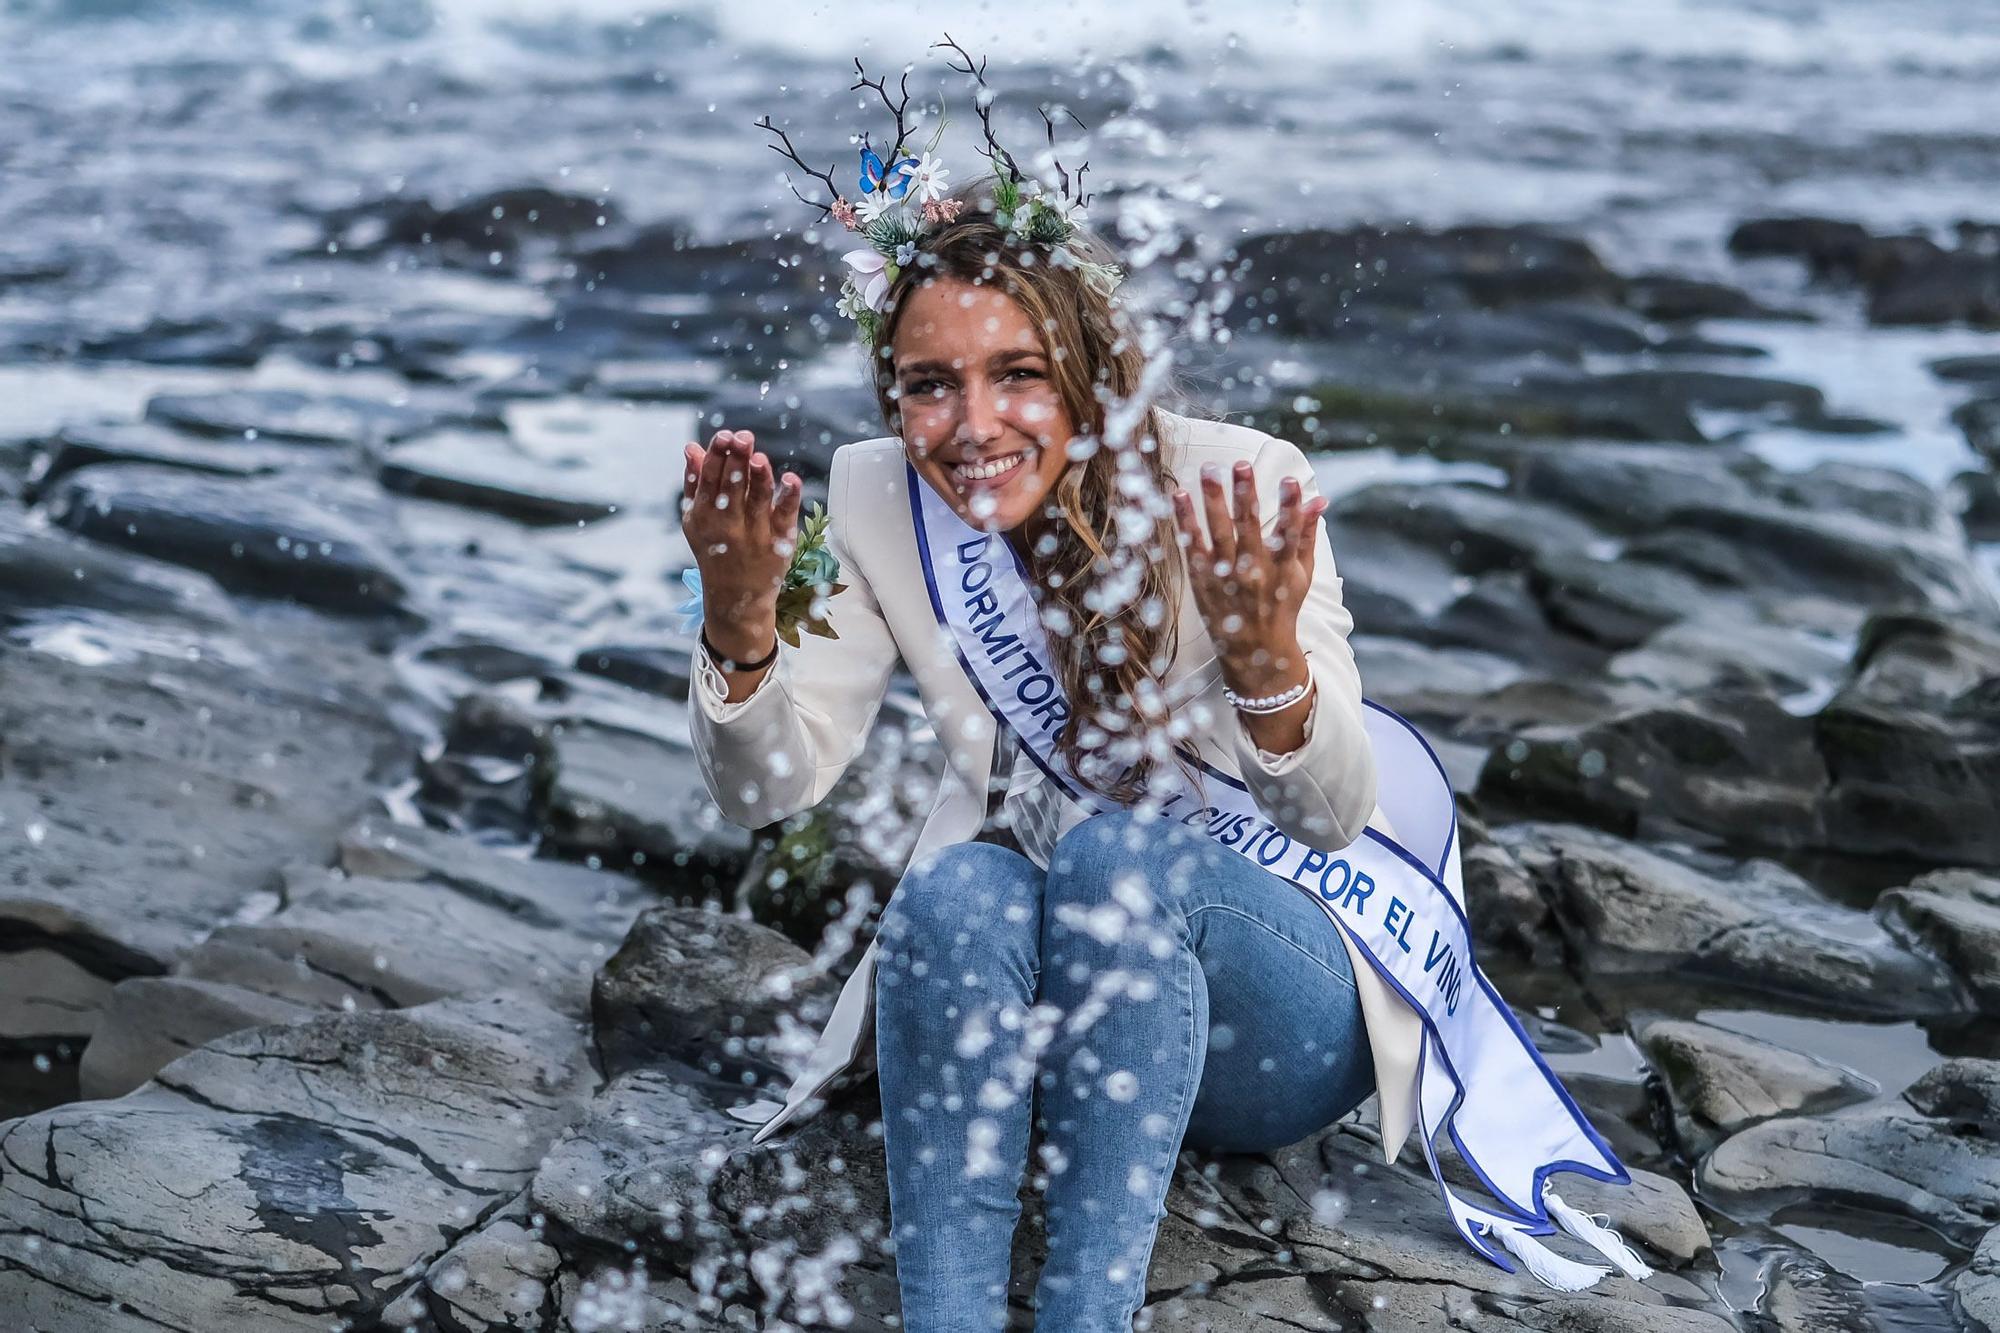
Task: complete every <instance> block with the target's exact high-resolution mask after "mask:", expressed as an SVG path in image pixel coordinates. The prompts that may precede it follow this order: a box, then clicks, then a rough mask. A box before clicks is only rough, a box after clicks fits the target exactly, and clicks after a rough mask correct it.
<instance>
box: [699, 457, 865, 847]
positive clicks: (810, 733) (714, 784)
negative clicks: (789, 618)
mask: <svg viewBox="0 0 2000 1333" xmlns="http://www.w3.org/2000/svg"><path fill="white" fill-rule="evenodd" d="M845 453H846V451H845V450H841V451H837V452H836V453H835V454H834V459H833V467H832V470H831V474H830V476H829V478H828V485H827V538H826V544H827V549H828V550H829V551H831V552H832V553H833V555H834V557H835V558H836V559H837V560H839V561H840V581H841V583H843V584H844V585H846V586H844V587H843V588H842V589H841V590H840V591H839V592H838V593H836V594H834V596H832V597H831V598H829V599H827V602H826V607H827V619H828V622H829V623H830V624H831V625H832V627H833V630H834V632H835V633H836V634H838V635H839V636H840V637H839V638H837V639H828V638H823V637H821V636H819V635H815V634H801V635H800V636H799V646H798V647H797V648H792V647H789V646H787V645H785V644H783V643H780V644H779V646H778V660H777V661H776V662H775V663H773V664H772V667H771V669H770V670H769V671H767V672H765V673H764V678H763V679H762V680H760V681H759V682H757V688H756V689H755V690H754V691H752V692H751V693H750V694H749V695H748V696H747V697H745V698H743V699H739V700H736V701H735V702H733V703H725V702H722V701H721V700H719V699H718V698H717V697H716V696H715V693H713V692H712V691H711V689H710V687H709V686H708V685H707V684H705V683H704V681H703V679H702V677H703V674H704V672H708V673H712V678H713V679H718V680H719V678H720V677H719V673H715V672H714V668H713V667H711V666H710V665H709V664H708V662H707V660H706V658H705V657H704V656H702V655H701V653H700V650H699V649H697V650H696V669H695V670H694V671H692V672H690V673H689V676H690V689H689V693H690V696H691V697H690V699H689V703H688V718H689V723H688V726H689V732H690V734H691V738H692V740H693V744H694V752H695V758H696V760H697V762H698V764H699V766H700V768H701V775H702V781H703V783H704V784H705V785H706V786H707V788H708V794H709V795H710V797H712V798H713V799H714V801H715V804H716V806H717V807H718V808H719V809H720V810H721V811H722V813H723V815H724V816H725V817H726V818H727V819H728V820H729V821H730V822H731V823H734V824H739V825H742V826H744V827H746V828H761V827H763V826H764V825H766V824H771V823H775V822H776V821H778V820H780V819H784V818H786V817H788V816H790V815H794V814H797V813H798V812H799V811H801V810H806V809H810V808H811V807H813V806H815V805H818V804H819V803H820V802H821V801H822V800H824V799H825V798H826V794H827V793H828V792H829V791H831V790H832V789H833V785H834V783H836V782H838V781H839V780H840V775H841V774H842V773H844V772H846V771H847V766H848V765H849V764H851V763H853V762H854V760H855V758H856V757H857V756H858V755H859V754H860V753H861V751H862V748H863V747H864V746H865V745H866V744H867V741H868V733H869V731H870V729H871V728H872V727H873V725H874V722H875V715H876V713H877V712H878V711H879V710H880V708H881V706H882V698H883V695H884V694H885V693H887V691H888V688H889V674H890V672H891V671H892V670H894V669H895V665H896V660H897V649H896V641H895V638H894V637H893V636H892V635H891V634H890V632H889V626H888V623H887V622H886V621H885V620H884V619H883V618H882V610H881V607H880V606H879V605H877V603H876V600H875V594H874V591H873V590H872V589H870V587H869V586H868V579H867V577H866V576H865V575H864V574H863V573H862V572H861V569H860V567H859V566H858V565H856V564H855V562H854V560H853V558H852V557H851V555H850V554H849V552H848V549H847V546H846V544H845V542H844V541H843V539H842V533H843V530H844V527H843V525H844V522H845V521H846V520H847V519H848V518H849V517H850V516H851V513H852V510H851V508H850V506H849V505H848V491H849V476H850V473H851V468H850V467H849V465H848V463H849V460H848V459H847V458H846V457H845Z"/></svg>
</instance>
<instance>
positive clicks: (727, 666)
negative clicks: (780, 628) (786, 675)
mask: <svg viewBox="0 0 2000 1333" xmlns="http://www.w3.org/2000/svg"><path fill="white" fill-rule="evenodd" d="M701 650H702V651H703V652H705V653H707V654H708V660H709V661H711V662H713V663H715V665H716V667H717V669H718V670H722V671H758V670H762V669H763V668H764V667H767V666H769V665H771V663H773V662H775V661H777V660H778V638H777V636H776V635H775V634H774V635H772V636H771V651H770V652H768V653H765V654H764V655H763V656H762V657H760V658H758V659H757V660H756V661H754V662H739V661H737V660H736V659H735V658H733V657H729V656H726V655H725V654H723V653H722V652H720V651H719V650H718V649H717V648H716V646H715V645H714V644H712V643H710V642H709V641H708V626H706V625H703V626H702V627H701Z"/></svg>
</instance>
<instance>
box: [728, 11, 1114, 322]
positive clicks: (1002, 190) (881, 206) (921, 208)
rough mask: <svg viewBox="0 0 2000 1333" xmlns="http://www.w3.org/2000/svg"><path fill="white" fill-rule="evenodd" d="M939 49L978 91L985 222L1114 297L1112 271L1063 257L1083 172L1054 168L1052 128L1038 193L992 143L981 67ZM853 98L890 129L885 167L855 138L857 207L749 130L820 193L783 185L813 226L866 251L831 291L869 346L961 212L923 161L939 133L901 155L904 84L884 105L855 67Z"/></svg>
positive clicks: (878, 84)
mask: <svg viewBox="0 0 2000 1333" xmlns="http://www.w3.org/2000/svg"><path fill="white" fill-rule="evenodd" d="M937 47H944V48H946V49H947V50H949V51H950V52H952V53H953V54H955V55H956V56H957V58H958V60H960V61H963V62H964V63H963V64H959V63H957V62H953V63H952V66H951V67H952V68H953V69H954V70H957V71H958V72H959V73H961V74H966V75H969V76H971V78H972V79H973V81H974V82H975V83H976V84H977V85H978V87H977V89H976V91H975V93H974V95H973V108H974V110H975V111H976V112H977V113H978V116H979V126H980V129H981V131H982V132H983V133H984V135H985V137H986V151H985V154H984V156H985V157H986V159H987V161H988V162H989V163H990V164H991V165H992V168H993V175H994V189H993V215H994V221H995V222H996V223H998V224H999V226H1000V227H1002V228H1003V229H1005V230H1006V231H1007V232H1009V233H1010V234H1012V235H1014V236H1015V237H1017V238H1019V240H1020V241H1021V242H1022V243H1023V244H1034V245H1040V246H1045V247H1047V248H1048V250H1049V254H1050V260H1051V262H1053V263H1059V264H1065V265H1068V266H1069V267H1072V268H1075V269H1078V270H1079V271H1081V272H1082V274H1083V276H1084V279H1085V281H1087V282H1088V283H1090V285H1091V286H1092V287H1094V288H1096V289H1097V290H1099V291H1101V292H1103V293H1104V294H1105V295H1107V296H1108V295H1109V294H1110V293H1111V292H1112V291H1114V290H1116V288H1117V286H1118V284H1119V282H1120V281H1122V280H1123V278H1124V276H1125V275H1124V273H1123V272H1121V271H1120V270H1119V268H1118V266H1117V265H1115V264H1106V263H1100V262H1097V261H1095V260H1091V259H1087V258H1085V257H1084V256H1083V255H1082V254H1080V253H1078V252H1076V251H1073V250H1071V249H1070V248H1069V243H1070V241H1071V240H1072V239H1074V238H1075V236H1076V233H1077V228H1078V227H1080V226H1081V225H1082V224H1083V221H1084V205H1085V204H1087V203H1088V202H1089V200H1090V196H1089V195H1088V194H1086V193H1085V192H1084V189H1083V175H1084V173H1085V172H1086V171H1088V170H1090V164H1089V163H1088V162H1085V163H1084V164H1083V165H1082V166H1080V167H1078V168H1077V169H1076V171H1075V172H1074V173H1071V172H1070V170H1069V169H1068V168H1066V167H1065V166H1063V164H1062V162H1061V161H1060V160H1057V159H1054V149H1055V143H1056V125H1055V121H1054V120H1053V119H1051V118H1050V116H1049V113H1048V109H1047V108H1046V107H1043V108H1041V114H1042V124H1043V125H1044V126H1045V127H1046V128H1047V131H1048V137H1049V149H1050V155H1051V160H1053V161H1054V162H1055V169H1056V174H1057V177H1058V185H1057V188H1056V189H1055V190H1053V191H1050V190H1046V189H1044V188H1043V185H1042V183H1041V182H1040V181H1038V180H1035V179H1033V178H1032V177H1030V176H1028V175H1027V174H1026V173H1024V172H1023V171H1022V170H1021V167H1020V164H1019V163H1018V162H1016V161H1015V160H1014V155H1013V154H1012V153H1010V152H1008V151H1007V150H1006V149H1005V148H1003V147H1002V146H1001V145H1000V141H999V139H998V138H996V137H995V135H994V133H993V98H994V93H993V88H992V86H991V85H989V84H988V83H987V82H986V62H985V60H983V59H981V60H979V61H977V62H975V61H974V60H973V58H972V55H971V53H969V52H968V51H966V49H965V48H964V47H962V46H960V45H959V44H958V43H957V42H954V41H953V40H952V39H951V35H950V34H949V33H947V34H945V39H944V40H943V41H941V42H938V43H936V44H935V45H934V46H933V48H932V49H933V50H935V49H936V48H937ZM854 73H855V76H856V78H855V83H854V85H853V86H854V88H872V89H873V90H874V91H875V93H876V95H877V96H878V97H880V98H881V99H882V105H883V107H884V108H885V109H886V110H887V111H888V112H889V114H890V115H892V116H894V117H895V120H896V134H895V137H894V138H893V139H892V140H891V141H890V145H889V153H888V158H887V161H886V163H885V161H884V159H883V158H882V157H880V156H878V155H877V154H876V152H875V150H874V149H873V148H872V147H871V146H870V144H869V141H868V136H867V135H865V134H864V135H862V137H861V173H860V177H859V179H858V187H859V190H858V193H859V199H858V201H849V200H848V199H847V198H845V197H844V196H842V194H841V193H840V187H839V186H837V185H836V184H835V183H834V178H833V170H834V169H833V168H829V169H828V170H826V171H818V170H815V169H814V168H813V167H812V166H811V165H809V164H808V163H807V162H806V160H805V159H804V158H802V157H800V156H799V154H798V151H797V150H796V149H794V148H793V147H792V141H791V138H790V137H789V136H788V135H787V134H786V133H785V132H784V131H783V130H781V129H779V128H778V127H777V126H776V125H775V124H773V123H772V121H771V118H770V117H769V116H765V117H764V118H763V119H762V120H760V121H758V122H757V127H758V128H759V129H763V130H768V131H769V132H770V133H772V134H774V135H776V136H777V142H776V143H773V144H772V145H771V146H770V147H771V150H772V151H773V152H775V153H778V154H781V155H782V156H784V157H785V158H787V159H789V160H790V161H791V162H793V163H795V164H797V166H798V167H799V169H800V170H802V171H804V172H805V173H806V174H807V175H808V176H811V177H812V178H813V179H814V180H817V181H818V182H820V184H822V185H823V186H825V187H826V193H827V199H826V200H825V201H824V202H822V201H819V200H815V199H812V198H809V197H807V196H806V195H804V194H801V193H800V192H799V187H798V186H797V185H793V184H791V180H790V178H789V177H787V178H786V184H787V185H790V186H791V191H792V193H793V194H794V195H797V196H798V198H799V200H800V201H801V202H803V203H805V204H808V205H810V206H812V207H814V208H817V209H819V216H818V217H817V218H815V219H814V221H815V222H824V221H825V220H826V219H827V218H829V217H831V218H833V219H834V220H835V221H837V222H839V223H840V224H841V225H842V226H843V227H846V228H847V229H848V230H849V231H853V232H858V233H860V234H861V236H862V237H864V238H865V239H866V240H867V241H868V246H867V247H866V248H863V249H859V250H850V251H849V252H848V253H847V254H845V255H843V256H842V257H841V258H842V260H843V262H845V263H846V265H847V269H848V272H847V278H846V281H845V282H844V283H843V284H842V286H841V293H840V313H842V314H843V315H846V316H848V317H849V318H851V319H853V320H854V321H855V323H856V324H858V325H859V326H860V329H861V335H862V337H864V338H867V339H871V340H872V339H873V337H874V336H875V331H876V328H877V326H878V324H879V321H880V319H881V315H882V311H883V310H884V309H885V308H886V307H887V305H888V300H889V290H890V287H891V286H892V285H893V284H894V283H895V281H896V279H897V277H898V276H900V275H901V273H902V270H903V269H904V268H905V267H907V266H908V265H909V264H911V263H913V262H915V260H916V256H917V254H918V252H919V251H920V250H921V249H922V248H923V241H924V238H925V237H926V236H928V235H930V234H931V232H932V231H933V230H934V229H936V228H937V227H940V226H942V225H944V224H945V223H948V222H952V221H955V220H956V219H957V217H958V215H959V211H960V208H961V207H962V205H961V203H960V201H958V200H955V199H948V198H946V197H945V196H946V194H947V193H948V192H949V184H948V179H947V178H948V177H949V176H950V174H951V173H950V170H949V169H948V168H947V167H945V165H944V164H943V163H942V162H940V161H938V159H937V158H936V157H935V156H933V151H934V150H935V149H936V148H937V145H938V141H939V139H941V138H942V137H943V135H944V124H943V123H940V124H939V126H938V128H937V132H936V133H935V134H933V135H932V136H931V140H930V142H929V144H927V145H926V146H925V147H923V148H921V149H917V150H916V155H915V156H909V155H907V154H906V153H905V151H904V150H905V148H906V147H908V146H909V141H910V135H911V130H912V126H911V125H910V123H909V114H908V113H909V107H910V76H909V74H908V73H907V72H906V73H905V74H904V75H903V77H902V80H901V81H900V83H899V85H898V89H897V92H896V95H894V96H891V95H890V92H889V86H888V80H887V79H886V78H881V79H871V78H869V77H868V71H867V70H866V69H865V68H863V67H862V64H861V61H860V60H858V59H857V60H856V61H855V62H854ZM1070 119H1071V120H1074V121H1076V124H1077V126H1078V128H1086V127H1085V126H1084V124H1083V122H1082V121H1081V120H1078V119H1077V117H1076V115H1075V113H1073V112H1072V113H1070Z"/></svg>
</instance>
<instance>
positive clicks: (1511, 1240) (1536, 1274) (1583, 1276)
mask: <svg viewBox="0 0 2000 1333" xmlns="http://www.w3.org/2000/svg"><path fill="white" fill-rule="evenodd" d="M1486 1234H1487V1235H1489V1236H1497V1237H1498V1238H1499V1241H1500V1243H1501V1244H1502V1245H1504V1246H1506V1247H1507V1252H1508V1253H1509V1254H1511V1255H1513V1256H1514V1257H1515V1258H1516V1259H1518V1260H1520V1261H1521V1267H1522V1268H1523V1269H1525V1270H1527V1273H1528V1276H1529V1277H1532V1278H1533V1279H1535V1281H1537V1282H1539V1283H1541V1284H1542V1285H1543V1286H1545V1287H1550V1288H1552V1289H1554V1290H1556V1291H1588V1290H1589V1289H1590V1288H1592V1287H1594V1286H1596V1285H1597V1283H1598V1280H1599V1279H1601V1278H1603V1277H1606V1276H1608V1275H1609V1274H1610V1272H1611V1270H1610V1269H1608V1268H1599V1267H1598V1266H1597V1265H1596V1264H1580V1263H1578V1262H1577V1261H1576V1260H1574V1259H1565V1258H1563V1257H1562V1256H1561V1255H1560V1254H1557V1253H1556V1252H1555V1251H1554V1250H1552V1249H1550V1248H1549V1247H1548V1246H1546V1245H1544V1244H1542V1243H1541V1242H1540V1241H1538V1240H1536V1239H1535V1238H1534V1237H1533V1236H1530V1235H1529V1234H1528V1233H1527V1232H1525V1231H1522V1230H1520V1229H1518V1228H1516V1227H1507V1226H1502V1227H1488V1228H1486Z"/></svg>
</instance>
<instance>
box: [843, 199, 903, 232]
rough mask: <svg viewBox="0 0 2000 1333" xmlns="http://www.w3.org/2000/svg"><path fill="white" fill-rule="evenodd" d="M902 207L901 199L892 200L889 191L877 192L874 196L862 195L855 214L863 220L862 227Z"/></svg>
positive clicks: (855, 207) (855, 208)
mask: <svg viewBox="0 0 2000 1333" xmlns="http://www.w3.org/2000/svg"><path fill="white" fill-rule="evenodd" d="M900 207H902V201H901V200H900V199H892V198H890V197H889V192H888V191H887V190H877V191H875V193H873V194H864V195H862V196H861V202H860V203H858V204H856V205H855V206H854V213H855V216H857V217H859V218H860V219H861V222H862V225H863V226H866V225H867V224H868V223H870V222H873V221H874V220H875V219H877V218H879V217H881V216H882V215H883V214H885V213H893V212H895V211H896V210H897V209H898V208H900Z"/></svg>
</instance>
